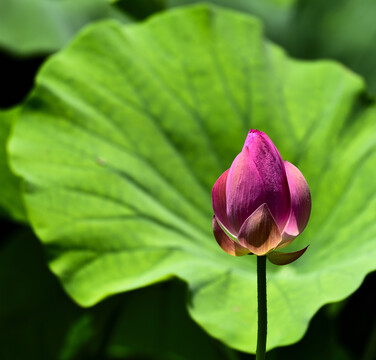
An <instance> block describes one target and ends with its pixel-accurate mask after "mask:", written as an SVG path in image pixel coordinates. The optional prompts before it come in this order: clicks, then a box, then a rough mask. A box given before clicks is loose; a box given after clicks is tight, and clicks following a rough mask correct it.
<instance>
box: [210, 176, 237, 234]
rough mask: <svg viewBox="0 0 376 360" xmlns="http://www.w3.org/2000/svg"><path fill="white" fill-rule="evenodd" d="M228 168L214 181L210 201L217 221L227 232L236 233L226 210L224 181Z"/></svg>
mask: <svg viewBox="0 0 376 360" xmlns="http://www.w3.org/2000/svg"><path fill="white" fill-rule="evenodd" d="M229 170H230V169H227V170H226V171H225V172H224V173H223V174H222V175H221V176H220V177H219V178H218V180H217V181H216V182H215V184H214V186H213V190H212V202H213V210H214V214H215V216H216V218H217V219H218V221H219V222H220V223H221V224H222V225H223V226H224V227H225V228H226V230H227V231H228V232H229V233H231V234H233V235H236V234H237V231H235V229H234V228H233V226H232V225H231V223H230V221H229V220H228V218H227V212H226V181H227V175H228V172H229Z"/></svg>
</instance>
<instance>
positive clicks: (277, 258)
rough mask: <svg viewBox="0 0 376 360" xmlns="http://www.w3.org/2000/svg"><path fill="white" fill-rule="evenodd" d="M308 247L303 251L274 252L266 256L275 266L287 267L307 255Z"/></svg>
mask: <svg viewBox="0 0 376 360" xmlns="http://www.w3.org/2000/svg"><path fill="white" fill-rule="evenodd" d="M308 246H309V245H308ZM308 246H307V247H305V248H304V249H302V250H299V251H294V252H290V253H281V252H279V251H273V252H271V253H270V254H268V255H266V256H267V257H268V259H269V261H270V262H271V263H273V264H275V265H287V264H290V263H292V262H293V261H295V260H297V259H299V258H300V257H301V256H302V255H303V254H304V253H305V251H306V250H307V248H308Z"/></svg>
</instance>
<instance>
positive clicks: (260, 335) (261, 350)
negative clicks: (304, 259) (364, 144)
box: [256, 256, 267, 360]
mask: <svg viewBox="0 0 376 360" xmlns="http://www.w3.org/2000/svg"><path fill="white" fill-rule="evenodd" d="M257 303H258V329H257V350H256V360H264V359H265V353H266V333H267V305H266V256H257Z"/></svg>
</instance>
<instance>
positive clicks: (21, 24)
mask: <svg viewBox="0 0 376 360" xmlns="http://www.w3.org/2000/svg"><path fill="white" fill-rule="evenodd" d="M109 17H118V18H121V19H122V20H125V21H127V19H128V18H127V16H126V15H120V14H118V13H117V12H116V10H115V9H113V8H112V7H111V6H110V4H109V3H108V2H107V0H64V1H62V0H11V1H9V0H0V48H3V49H6V50H8V51H10V52H12V53H15V54H18V55H30V54H38V53H43V54H45V53H50V52H53V51H56V50H58V49H60V48H61V47H62V46H64V45H65V44H66V43H67V42H68V41H69V40H70V39H71V38H72V37H73V35H74V34H75V33H76V32H77V31H78V30H79V29H80V28H81V27H82V26H84V25H85V24H87V23H89V22H90V21H94V20H97V19H103V18H109Z"/></svg>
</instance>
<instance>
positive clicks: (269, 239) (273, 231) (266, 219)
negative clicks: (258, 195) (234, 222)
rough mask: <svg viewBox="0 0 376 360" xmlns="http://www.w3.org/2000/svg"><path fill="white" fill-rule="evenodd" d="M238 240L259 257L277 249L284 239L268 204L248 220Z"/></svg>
mask: <svg viewBox="0 0 376 360" xmlns="http://www.w3.org/2000/svg"><path fill="white" fill-rule="evenodd" d="M238 239H239V243H240V244H241V245H243V246H244V247H247V248H248V249H249V250H250V251H251V252H252V253H253V254H255V255H259V256H260V255H265V254H266V253H268V252H269V251H271V250H273V249H275V248H276V246H277V245H278V244H279V242H280V241H281V240H282V237H281V233H280V231H279V228H278V225H277V224H276V222H275V220H274V219H273V216H272V215H271V213H270V211H269V208H268V206H267V205H266V204H262V205H261V206H260V207H258V208H257V209H256V211H254V212H253V214H252V215H250V216H249V217H248V218H247V219H246V221H245V222H244V224H243V225H242V227H241V228H240V231H239V234H238Z"/></svg>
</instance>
